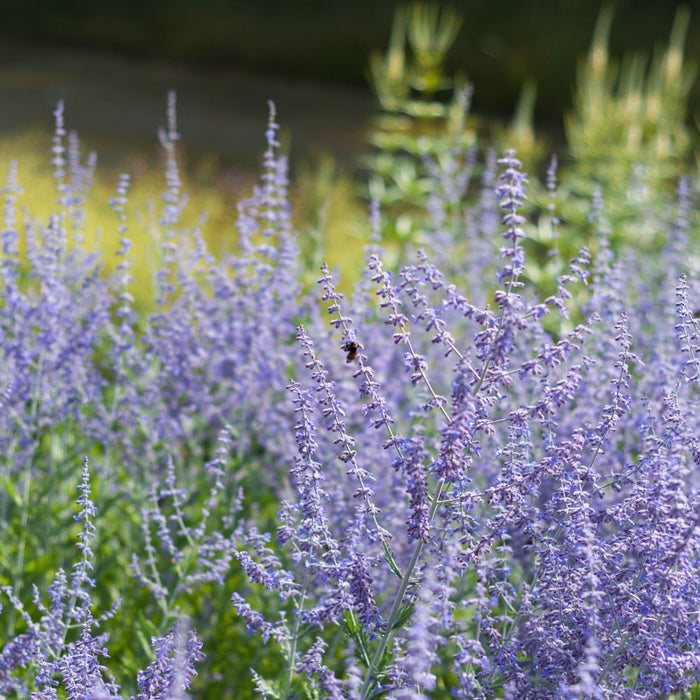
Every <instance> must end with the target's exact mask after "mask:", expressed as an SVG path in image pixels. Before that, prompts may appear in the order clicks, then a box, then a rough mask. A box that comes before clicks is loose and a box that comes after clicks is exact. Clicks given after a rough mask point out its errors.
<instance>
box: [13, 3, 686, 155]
mask: <svg viewBox="0 0 700 700" xmlns="http://www.w3.org/2000/svg"><path fill="white" fill-rule="evenodd" d="M443 4H444V5H447V6H450V7H452V8H454V9H456V10H458V11H459V12H460V13H462V14H463V15H464V18H465V22H464V25H463V27H462V31H461V33H460V36H459V38H458V40H457V43H456V46H455V47H454V50H453V52H452V54H451V66H452V67H453V68H455V69H459V70H460V71H462V72H465V73H466V74H467V76H468V77H469V79H470V81H471V82H472V83H473V84H474V86H475V95H474V107H475V109H476V110H477V111H479V112H480V113H483V114H489V115H499V116H502V117H503V118H507V117H508V115H510V114H511V113H512V110H513V108H514V105H515V104H516V101H517V98H518V94H519V91H520V88H521V85H522V83H523V81H524V80H526V79H527V78H535V80H536V82H537V86H538V100H537V112H536V114H537V119H538V120H539V121H540V123H541V124H543V125H544V127H545V128H546V129H549V130H551V131H553V132H554V133H557V132H558V131H559V132H560V131H561V128H562V126H561V125H562V114H563V113H564V112H565V111H566V110H567V109H569V108H570V105H571V88H572V85H573V82H574V78H575V72H576V63H577V59H578V57H580V56H582V55H583V54H585V52H586V51H587V49H588V46H589V44H590V40H591V36H592V33H593V28H594V25H595V20H596V17H597V15H598V13H599V10H600V5H601V3H600V2H598V1H591V0H587V1H586V0H549V1H547V0H462V1H461V2H457V1H453V2H445V3H443ZM612 4H613V5H614V7H615V20H614V23H613V30H612V37H611V49H612V54H613V55H622V54H623V53H625V52H630V51H645V52H650V51H651V50H652V49H653V48H654V47H655V46H662V45H664V44H665V42H666V40H667V38H668V35H669V32H670V28H671V24H672V21H673V16H674V14H675V10H676V7H677V5H680V4H682V3H675V2H663V1H659V0H657V1H655V2H652V1H650V0H646V1H645V0H635V1H634V2H633V1H632V0H618V2H613V3H612ZM684 4H689V5H690V7H691V27H690V31H689V33H688V39H687V44H686V46H687V55H688V56H689V57H690V58H691V59H693V60H696V59H698V58H699V57H700V0H699V1H696V2H691V3H684ZM395 5H396V3H395V2H393V1H392V2H388V1H386V0H353V1H352V2H350V1H348V0H295V1H290V0H287V1H285V0H264V1H259V2H253V1H252V0H247V1H245V2H244V1H242V0H200V1H198V2H194V1H192V0H167V1H166V0H99V2H98V1H95V0H64V1H63V2H56V1H55V0H33V1H31V0H30V1H29V2H27V1H26V0H2V2H1V4H0V7H1V8H2V14H1V17H2V21H1V22H0V100H2V104H3V110H0V131H4V132H8V131H13V130H16V129H19V128H20V127H23V126H26V125H27V124H31V123H33V122H35V121H37V122H40V123H43V124H45V123H46V121H47V119H50V110H51V109H52V107H53V105H54V104H55V102H56V101H57V99H60V98H64V99H65V100H66V104H67V110H68V114H69V115H72V116H73V122H72V123H73V125H75V126H77V127H78V129H79V130H80V131H81V133H83V134H84V135H85V131H86V130H87V132H88V134H87V135H88V138H89V139H93V140H94V141H95V142H97V143H99V144H101V145H102V146H103V147H104V148H105V149H106V150H107V153H108V155H109V154H110V153H117V152H118V151H119V150H120V149H123V148H124V143H122V145H121V146H120V147H116V146H113V145H110V135H112V136H116V137H120V134H121V135H122V136H121V138H122V139H123V138H124V134H128V140H129V144H130V146H129V147H131V146H133V147H136V148H138V147H140V146H142V145H143V144H144V143H146V140H147V139H148V140H151V141H152V140H153V134H154V133H155V125H156V124H160V123H162V121H163V120H162V114H163V105H164V101H165V98H164V93H165V91H166V89H167V88H168V87H173V88H176V89H177V90H178V93H179V96H180V114H181V117H182V119H181V121H182V126H183V129H182V130H183V132H184V134H185V138H186V140H187V142H188V143H189V145H190V147H191V148H192V150H193V151H196V152H202V153H206V152H217V153H219V155H220V157H221V158H222V160H223V162H224V163H232V162H236V161H240V162H242V163H244V164H245V165H248V164H250V162H251V159H252V158H253V157H254V156H253V153H258V152H259V147H260V144H261V139H262V132H263V130H264V119H265V115H266V111H267V106H266V102H267V100H268V99H275V101H276V102H277V104H278V108H279V112H280V119H281V121H282V123H283V124H285V125H286V126H288V127H289V131H290V132H291V134H292V140H293V144H294V148H297V149H301V150H302V151H304V152H310V151H313V150H314V149H319V150H332V151H334V152H336V153H337V154H339V155H340V157H341V158H343V157H345V156H347V155H348V154H349V153H350V152H351V151H353V150H355V149H356V146H357V143H358V140H361V139H362V137H363V132H362V129H363V128H364V126H363V123H364V122H365V121H366V119H367V118H368V117H369V116H370V115H371V114H372V113H373V111H374V101H373V98H372V96H371V93H370V92H369V89H368V87H367V81H366V67H367V56H368V54H369V52H370V51H371V50H373V49H384V48H385V47H386V45H387V41H388V37H389V31H390V27H391V19H392V15H393V11H394V7H395ZM691 113H700V89H699V88H698V85H697V84H696V85H695V88H694V91H693V95H692V102H691ZM230 132H235V133H233V134H232V133H230ZM252 144H255V149H253V148H251V146H252Z"/></svg>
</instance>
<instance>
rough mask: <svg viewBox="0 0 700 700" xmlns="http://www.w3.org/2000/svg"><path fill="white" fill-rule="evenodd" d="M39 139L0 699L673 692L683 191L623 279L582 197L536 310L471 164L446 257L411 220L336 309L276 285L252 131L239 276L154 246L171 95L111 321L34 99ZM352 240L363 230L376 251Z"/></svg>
mask: <svg viewBox="0 0 700 700" xmlns="http://www.w3.org/2000/svg"><path fill="white" fill-rule="evenodd" d="M56 122H57V128H56V134H55V138H54V144H53V153H54V167H55V177H56V180H57V185H58V195H59V196H58V201H57V207H56V209H57V211H56V213H55V214H54V215H53V216H51V218H50V219H49V220H48V221H47V222H43V221H39V220H35V219H33V218H32V217H31V216H30V215H29V213H27V214H26V215H25V218H24V220H23V221H22V222H20V221H19V220H18V212H17V207H18V197H19V196H20V193H21V188H20V186H19V175H18V169H17V167H16V166H12V167H11V168H10V172H9V175H8V179H7V184H6V187H5V189H4V190H3V194H4V207H3V230H2V233H1V236H0V240H1V241H2V261H1V262H0V283H1V284H2V287H3V301H2V304H0V402H1V403H2V409H3V410H2V411H0V446H1V450H0V455H2V456H1V457H0V477H1V479H2V483H3V485H4V486H5V490H4V492H3V494H2V495H1V496H0V522H1V523H2V526H3V538H2V539H3V544H2V548H1V550H0V554H1V555H2V556H0V560H1V561H2V562H3V567H4V569H3V570H2V571H0V579H1V580H2V593H3V610H2V613H1V614H0V625H1V626H0V629H1V630H2V632H1V633H0V635H1V636H0V641H1V647H0V694H2V695H3V696H5V695H8V696H30V697H36V698H57V697H64V696H65V697H70V698H85V697H92V698H114V697H134V698H138V699H139V700H141V699H143V700H146V699H147V698H166V697H167V698H174V697H182V698H185V697H187V695H186V693H187V692H190V690H191V692H193V693H195V694H198V693H199V694H202V693H213V694H216V695H217V696H221V697H226V696H233V697H245V696H246V695H248V696H250V695H252V694H255V695H257V696H259V697H270V698H292V697H308V698H315V697H329V698H353V699H354V698H359V699H362V700H366V699H367V698H370V697H380V696H387V697H394V698H423V697H457V698H490V697H501V696H502V697H512V698H570V697H571V698H573V697H594V698H598V697H639V698H641V697H665V696H668V695H669V694H671V693H681V692H689V691H690V690H691V688H693V687H694V685H695V687H697V684H698V682H700V651H698V650H700V620H699V619H698V610H699V609H700V553H699V552H700V550H699V547H698V546H699V545H700V439H699V438H698V436H699V435H700V381H699V376H700V364H699V363H700V341H699V338H700V327H699V323H698V319H697V313H696V312H695V309H696V308H697V302H696V300H697V293H698V291H699V289H700V287H699V283H698V270H697V269H694V267H693V264H694V263H693V258H692V256H688V255H687V254H686V252H687V250H688V249H689V247H690V245H691V244H690V243H689V241H691V240H692V239H693V236H695V237H696V233H697V232H696V231H694V229H693V226H694V219H693V217H694V216H695V205H696V202H695V198H694V196H693V194H692V188H693V184H694V183H693V181H692V180H683V181H682V182H681V183H680V184H679V189H678V197H677V203H676V206H675V208H674V207H671V206H669V207H668V210H667V211H665V212H664V213H663V214H662V213H657V219H658V220H659V221H665V223H666V226H667V228H666V230H667V231H668V240H667V242H666V245H665V246H664V249H663V250H662V251H661V253H659V255H658V256H657V259H655V260H653V261H649V260H648V258H649V256H646V257H645V253H644V251H643V250H641V249H639V250H630V249H625V250H624V251H622V253H618V252H616V250H615V248H614V246H613V245H612V244H611V242H610V241H611V238H610V232H609V230H608V224H607V222H606V220H605V210H606V209H605V207H606V204H605V202H604V201H603V200H602V196H600V195H599V194H597V195H596V196H595V197H594V199H593V201H592V202H591V205H590V208H591V216H590V223H591V227H592V228H593V229H594V230H595V232H596V235H597V245H596V250H595V252H594V253H592V252H591V251H589V250H587V249H586V248H582V249H581V251H580V252H579V254H578V255H576V257H574V258H573V259H572V260H571V261H570V262H569V263H568V269H567V268H566V267H564V266H563V263H562V265H561V269H560V270H559V274H558V275H557V276H556V279H553V280H552V284H553V285H554V283H556V289H555V290H554V291H553V292H552V293H551V294H550V293H548V294H540V293H539V291H538V288H537V287H535V286H533V285H530V284H528V280H530V279H531V277H530V276H529V260H528V258H527V256H526V251H527V230H528V226H529V225H530V224H529V218H528V217H529V214H527V213H525V212H523V207H525V205H526V201H527V189H526V188H527V177H526V176H525V174H524V173H523V171H522V167H521V164H520V162H519V161H518V159H517V157H516V154H515V153H514V152H512V151H509V152H507V153H506V154H505V156H504V157H503V158H501V159H500V160H499V159H496V158H495V157H494V156H493V154H487V155H486V157H485V159H484V162H483V164H481V163H479V159H478V155H477V154H476V153H474V152H472V151H470V152H469V153H464V154H462V156H461V157H463V159H464V162H465V163H466V166H465V167H467V166H468V168H469V172H470V177H471V173H472V171H474V172H476V170H477V169H478V168H480V167H482V168H483V170H482V178H481V182H482V189H481V192H480V193H479V194H478V196H477V197H475V198H473V200H470V208H469V214H468V216H467V217H466V218H465V220H464V222H463V235H464V236H465V238H466V241H460V242H459V243H460V246H461V245H462V244H466V246H467V249H468V255H467V257H466V258H465V259H464V260H458V259H455V257H454V256H452V257H451V251H450V249H449V244H450V241H449V236H447V234H446V233H445V231H442V230H441V227H442V225H443V223H444V221H445V217H446V214H445V212H446V211H447V209H449V208H450V207H447V209H446V208H445V207H446V205H445V206H443V207H441V206H440V202H439V201H436V198H435V197H436V196H437V195H436V196H434V197H432V198H431V199H430V207H429V209H430V211H429V214H430V213H431V212H432V214H431V215H432V216H434V219H435V220H434V222H433V228H434V229H435V235H434V236H429V237H428V238H427V240H426V241H425V245H424V246H423V248H421V249H420V250H416V251H411V250H408V249H407V251H406V255H407V258H406V260H404V261H403V262H402V263H401V264H400V265H399V266H398V267H393V266H392V265H391V264H389V263H387V262H386V259H385V256H384V252H383V251H382V249H381V247H380V246H378V245H375V244H373V245H370V246H368V248H367V253H366V264H365V269H364V272H363V277H362V279H361V280H360V281H359V283H358V285H357V289H356V291H355V292H354V293H352V294H348V295H343V294H341V293H340V291H338V288H337V286H336V280H335V275H334V273H333V272H332V271H331V270H330V269H329V268H328V267H327V266H325V265H324V266H323V268H322V270H321V274H320V280H319V284H320V289H319V290H318V291H317V290H315V289H313V290H307V289H304V288H303V285H302V282H301V279H302V275H301V273H300V270H301V267H302V263H301V261H300V260H299V254H298V249H297V243H296V236H295V233H294V232H293V230H292V224H291V214H290V212H291V207H290V203H289V193H288V181H287V163H286V159H285V158H284V157H283V156H280V155H279V153H278V143H277V129H278V127H277V124H276V122H275V117H274V111H272V113H271V118H270V122H269V125H268V130H267V144H268V146H267V149H266V151H265V154H264V160H263V176H262V180H261V184H260V185H259V186H258V187H256V188H255V189H254V191H253V193H252V195H251V197H250V198H249V199H248V200H246V201H244V202H241V203H240V205H239V207H238V220H237V233H238V245H239V248H238V251H237V253H236V254H229V255H226V256H224V257H223V258H222V259H221V260H215V259H214V258H213V256H212V255H211V254H210V253H209V251H208V250H207V248H206V245H205V244H204V242H203V238H202V235H201V232H200V231H199V230H198V229H194V230H190V229H188V228H186V227H185V226H184V225H183V224H182V222H181V219H182V213H183V211H184V208H185V207H186V206H187V201H186V197H185V196H184V193H183V185H182V182H181V178H180V175H179V171H178V158H177V142H178V140H179V136H178V133H177V124H176V119H175V104H174V98H171V99H170V102H169V124H168V127H167V129H165V130H164V131H163V133H162V135H161V141H162V144H163V147H164V149H165V153H166V172H165V175H166V181H165V194H164V197H163V200H164V201H163V207H162V211H161V216H160V219H159V224H158V228H159V231H160V232H161V234H162V235H161V239H160V248H159V252H158V255H157V258H158V259H157V260H156V268H157V269H156V274H155V282H154V285H155V289H156V290H157V291H156V303H155V308H154V309H153V310H152V312H151V313H150V314H148V315H140V314H139V313H138V312H137V311H136V308H135V303H134V299H133V296H132V292H131V281H132V280H131V273H130V270H131V258H130V256H131V255H133V254H134V248H135V245H134V244H132V242H131V241H130V239H129V237H128V234H129V231H130V228H129V225H128V221H129V219H128V216H127V212H128V205H129V188H130V179H129V177H128V176H126V175H124V176H122V177H120V178H119V180H118V184H117V189H116V196H115V197H114V199H113V200H112V202H111V204H112V208H113V209H114V212H115V227H116V229H117V233H118V238H119V241H120V246H119V252H118V257H119V263H118V265H117V269H116V274H115V276H114V277H113V278H109V279H105V277H104V276H103V275H101V274H100V264H101V261H100V258H99V256H97V255H95V254H92V253H87V252H85V251H84V249H83V248H82V247H81V245H80V241H81V239H82V232H83V229H84V227H85V226H86V219H85V217H84V216H83V215H82V214H83V213H84V210H83V208H84V198H85V195H86V193H87V191H88V189H89V183H90V179H91V173H92V171H93V169H94V159H93V158H88V159H87V160H86V161H85V162H83V160H82V159H81V156H80V154H79V149H78V144H77V139H76V137H74V136H72V135H70V134H68V133H67V131H66V128H65V124H64V116H63V110H62V107H60V108H59V109H58V110H57V112H56ZM66 141H67V144H66ZM453 165H454V163H452V164H450V162H448V161H446V162H445V163H444V164H441V163H440V162H439V161H436V162H433V163H431V164H430V168H429V170H430V172H431V177H433V178H434V180H435V192H436V193H445V197H448V196H449V197H450V198H453V199H454V198H458V197H467V196H468V195H467V183H466V180H465V177H466V175H465V172H466V171H462V170H459V171H455V170H454V168H453ZM555 170H556V166H555V163H554V162H553V164H552V166H551V167H550V171H549V173H548V186H547V196H548V198H549V202H550V204H549V205H547V206H548V211H550V213H551V210H553V205H552V204H551V203H552V202H553V201H554V200H555V199H556V198H557V197H558V193H557V185H556V173H555ZM450 201H451V200H450ZM443 204H444V203H443ZM664 216H665V219H664V218H663V217H664ZM380 217H381V212H380V211H379V209H378V207H377V206H376V204H375V205H373V208H372V227H373V229H374V230H375V231H377V230H379V220H380ZM556 226H557V235H558V236H562V237H563V236H565V234H566V223H565V217H562V218H561V219H559V220H558V221H557V223H556ZM460 249H461V248H460ZM645 265H648V267H647V268H645ZM475 267H476V268H478V269H477V270H475V269H474V268H475ZM641 269H649V277H648V278H647V277H646V276H645V277H644V279H642V278H640V274H639V271H640V270H641ZM318 297H320V300H321V305H319V304H318V303H317V300H318ZM573 299H575V300H576V304H574V303H573V301H572V300H573ZM326 311H327V312H328V314H327V315H326V313H325V312H326ZM85 455H87V456H88V457H89V460H90V464H91V465H93V466H92V468H91V470H88V457H85ZM81 459H82V463H83V470H82V472H80V474H77V473H76V468H75V465H76V464H80V463H81ZM75 483H79V487H78V488H79V493H80V495H79V499H78V516H77V519H76V520H77V524H76V522H75V521H74V520H73V519H72V517H71V516H72V511H73V508H74V504H73V503H72V502H71V501H72V499H73V496H72V488H73V484H75ZM67 484H70V485H71V486H70V488H66V485H67ZM93 494H95V496H93ZM96 518H97V520H96ZM75 539H77V544H78V556H77V562H76V563H75V564H74V565H73V566H72V569H70V572H69V573H66V570H67V566H68V564H67V562H68V561H72V559H71V558H70V557H73V558H75V555H74V550H73V548H72V546H71V548H69V549H67V548H66V543H67V542H73V541H74V540H75ZM34 562H38V563H34ZM43 590H47V591H48V597H49V602H48V603H46V602H44V600H43V598H42V593H41V591H43ZM97 610H106V612H102V613H99V614H98V613H97V612H96V611H97ZM123 621H124V622H123ZM149 638H150V640H151V641H150V644H149V643H148V641H147V640H148V639H149ZM121 659H128V661H124V662H122V661H121ZM250 668H253V669H254V670H253V671H252V673H249V672H248V669H250ZM127 671H128V673H127Z"/></svg>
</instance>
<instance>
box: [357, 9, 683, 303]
mask: <svg viewBox="0 0 700 700" xmlns="http://www.w3.org/2000/svg"><path fill="white" fill-rule="evenodd" d="M612 17H613V13H612V9H611V8H609V7H608V8H604V9H603V10H602V12H601V14H600V17H599V21H598V24H597V27H596V30H595V33H594V36H593V40H592V44H591V48H590V51H589V53H588V56H587V57H586V58H585V59H583V60H582V62H581V65H580V68H579V72H578V75H577V79H576V84H575V87H574V95H575V102H574V108H573V110H572V112H571V113H570V114H568V115H566V135H567V144H566V148H565V152H564V153H563V154H560V157H559V162H560V167H559V168H558V171H557V172H556V177H555V173H554V171H552V174H551V176H550V183H549V185H548V184H547V183H546V179H547V178H546V177H544V174H545V170H547V169H548V165H549V163H548V162H547V160H546V158H547V156H548V152H549V149H548V148H547V147H546V145H545V143H544V141H543V139H542V138H541V137H540V136H539V135H538V134H537V132H536V130H535V128H534V126H533V122H534V104H535V95H536V87H535V84H534V82H528V83H526V84H525V85H524V87H523V92H522V95H521V100H520V103H519V105H518V107H517V109H516V113H515V117H514V119H513V121H512V122H511V124H510V125H508V126H500V125H498V124H491V125H490V130H489V131H487V130H486V129H485V128H484V120H483V119H479V118H478V117H475V116H468V99H467V97H466V96H467V95H468V93H467V92H466V91H465V90H466V89H465V87H464V86H465V78H464V77H459V78H457V77H450V76H448V75H447V74H446V70H445V68H444V64H445V59H446V56H447V54H448V51H449V49H450V46H451V44H452V42H453V41H454V39H455V38H456V36H457V32H458V30H459V26H460V23H461V18H460V17H459V16H458V15H456V14H455V13H454V12H452V11H450V10H442V11H441V10H440V9H439V8H438V6H436V5H426V4H423V3H414V4H412V5H409V6H408V7H406V8H404V7H401V8H399V9H398V10H397V12H396V16H395V21H394V26H393V30H392V36H391V41H390V46H389V49H388V51H387V53H386V54H385V55H384V56H382V55H380V54H378V53H377V54H374V55H373V56H372V57H371V59H370V79H371V82H372V85H373V87H374V90H375V92H376V93H377V96H378V98H379V103H380V106H381V108H382V114H381V116H379V117H378V118H377V120H376V122H375V125H374V128H373V130H372V133H371V135H370V143H371V144H372V145H373V146H375V147H376V148H377V149H379V150H380V154H379V155H376V156H374V157H373V158H372V159H370V160H369V161H368V162H369V166H370V175H369V196H370V198H372V199H376V200H377V201H378V202H379V203H380V205H381V207H382V209H383V211H384V212H385V214H386V216H385V220H384V225H383V227H382V234H383V236H384V237H385V239H386V242H388V243H389V244H392V243H393V244H395V248H397V249H398V250H399V251H402V250H403V249H404V248H405V246H406V245H407V243H409V242H410V243H412V244H415V245H420V243H421V240H422V238H423V237H424V236H425V235H427V229H426V227H429V225H428V222H426V220H425V219H423V220H421V219H420V218H419V216H418V214H417V213H416V212H418V211H420V210H421V209H423V211H424V207H425V203H426V201H427V200H428V198H429V196H430V194H431V193H434V191H435V188H436V182H438V183H439V180H440V177H439V174H438V176H437V177H436V174H435V171H437V172H438V173H439V172H440V171H442V172H448V171H452V172H454V171H455V170H457V169H459V168H463V167H464V163H465V161H466V160H467V159H468V158H469V152H470V149H477V148H478V149H479V151H481V152H485V151H487V150H488V149H489V148H490V147H493V148H495V149H496V152H503V151H504V150H505V149H507V148H514V149H516V150H517V151H518V154H519V156H520V157H521V159H522V161H523V162H524V164H525V166H526V169H527V170H528V171H529V178H530V188H529V198H530V201H529V209H528V212H529V219H530V226H529V227H528V228H527V233H528V241H527V245H528V246H529V248H528V252H529V254H530V256H531V259H532V258H533V257H534V259H535V260H536V261H537V262H538V265H537V266H535V267H534V268H531V269H530V271H529V274H530V278H531V281H533V282H534V283H535V284H536V285H537V286H538V288H540V289H541V291H542V292H543V293H549V292H551V289H552V288H553V286H552V285H553V284H554V280H556V277H557V274H558V273H559V272H560V271H561V270H562V269H563V268H562V266H561V263H560V262H559V261H560V260H567V259H569V258H570V257H572V256H574V255H575V254H576V252H577V250H578V249H579V248H580V246H581V245H583V244H586V245H589V246H591V247H592V248H593V249H594V250H595V248H596V226H594V225H592V222H591V221H590V220H589V218H588V217H589V212H590V204H591V200H592V199H593V197H594V196H595V197H598V198H602V200H603V202H604V203H605V212H606V217H605V224H604V225H605V226H606V227H608V228H609V229H610V230H609V234H610V240H611V242H612V244H613V245H625V244H630V243H633V244H634V245H640V244H642V245H645V246H651V247H656V248H658V247H659V246H660V245H662V244H663V241H661V240H658V234H657V232H658V231H660V230H663V229H662V227H659V226H658V225H657V224H658V220H657V218H656V215H655V214H654V212H656V213H658V212H660V211H663V210H664V209H668V207H672V206H674V205H675V191H676V186H677V181H678V178H679V177H680V176H681V174H682V173H685V172H686V171H687V168H688V167H689V165H690V162H691V158H692V154H693V147H694V140H695V136H696V130H695V129H694V128H693V127H692V126H691V125H690V124H689V122H688V119H687V116H688V115H687V102H688V95H689V93H690V89H691V87H692V84H693V81H694V78H695V67H694V66H692V65H688V64H687V63H686V62H684V56H683V44H684V38H685V34H686V30H687V27H688V20H689V14H688V12H687V11H686V10H679V11H678V13H677V16H676V20H675V22H674V25H673V28H672V30H671V35H670V39H669V42H668V46H667V47H666V49H665V50H663V51H657V53H656V54H655V55H654V57H653V59H652V60H649V59H648V58H647V57H645V56H634V57H627V58H625V59H624V60H623V61H622V64H621V66H618V65H617V64H615V63H614V62H613V61H612V60H611V59H610V57H609V52H608V38H609V31H610V26H611V22H612ZM467 21H468V18H467ZM406 45H408V49H409V50H408V51H407V49H406ZM426 47H429V48H426ZM475 89H476V91H477V92H478V89H479V86H478V85H477V86H475ZM446 95H447V97H446ZM474 160H475V161H476V159H474ZM431 162H432V163H433V164H434V165H435V167H434V168H433V170H434V172H433V173H432V174H431V175H429V174H427V170H428V169H429V167H428V165H427V164H429V163H431ZM480 171H481V168H480V167H479V166H478V165H477V164H476V162H475V163H474V165H473V167H472V174H471V176H472V178H473V177H474V175H476V174H478V173H479V172H480ZM554 179H558V182H557V184H556V186H554V184H553V181H554ZM469 193H470V190H469V188H468V186H467V187H465V189H464V191H463V192H462V193H459V196H456V197H453V198H452V200H451V201H450V209H451V212H450V215H449V216H448V217H447V218H446V220H445V221H442V222H441V226H442V228H443V230H444V228H445V226H446V225H447V224H446V221H448V222H449V226H448V228H450V229H451V235H452V236H453V239H456V240H459V237H460V234H461V232H462V231H463V227H464V225H465V219H468V210H469V209H470V208H473V207H474V206H475V204H476V203H475V201H474V200H473V197H470V196H469ZM442 194H443V197H444V195H445V193H442ZM448 199H449V198H448ZM645 209H648V210H649V211H648V215H646V216H640V213H641V212H644V210H645ZM632 222H633V226H632V225H631V224H632ZM396 244H398V245H396ZM399 254H400V253H399Z"/></svg>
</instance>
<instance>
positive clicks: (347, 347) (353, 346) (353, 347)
mask: <svg viewBox="0 0 700 700" xmlns="http://www.w3.org/2000/svg"><path fill="white" fill-rule="evenodd" d="M359 349H360V346H359V345H358V344H357V343H356V342H355V341H354V340H348V341H347V342H346V343H344V345H343V350H344V351H345V352H346V353H347V354H348V356H347V358H346V359H345V361H346V362H354V361H355V360H356V359H357V351H358V350H359Z"/></svg>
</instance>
